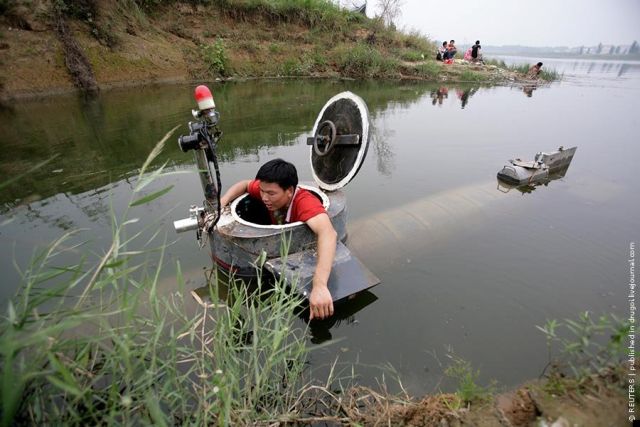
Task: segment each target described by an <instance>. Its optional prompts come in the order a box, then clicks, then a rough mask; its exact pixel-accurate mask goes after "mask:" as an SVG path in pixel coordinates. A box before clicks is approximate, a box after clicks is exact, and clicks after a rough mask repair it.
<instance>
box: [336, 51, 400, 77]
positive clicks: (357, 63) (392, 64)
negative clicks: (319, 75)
mask: <svg viewBox="0 0 640 427" xmlns="http://www.w3.org/2000/svg"><path fill="white" fill-rule="evenodd" d="M336 56H337V57H336V63H337V65H338V69H339V71H340V72H341V73H342V74H344V75H346V76H349V77H358V78H374V77H393V76H395V75H397V74H398V73H399V63H398V61H397V60H395V59H394V58H390V57H388V56H385V55H383V54H382V53H381V52H380V51H378V50H377V49H375V48H373V47H371V46H368V45H366V44H363V43H361V44H358V45H356V46H355V47H344V48H342V49H338V50H337V52H336Z"/></svg>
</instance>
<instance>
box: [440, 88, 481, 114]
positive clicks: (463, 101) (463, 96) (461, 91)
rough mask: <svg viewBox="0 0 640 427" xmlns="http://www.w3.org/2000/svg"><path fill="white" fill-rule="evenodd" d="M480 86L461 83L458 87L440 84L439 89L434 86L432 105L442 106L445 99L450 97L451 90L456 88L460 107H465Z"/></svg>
mask: <svg viewBox="0 0 640 427" xmlns="http://www.w3.org/2000/svg"><path fill="white" fill-rule="evenodd" d="M480 87H481V86H466V85H459V86H456V87H447V86H440V87H438V88H437V89H435V88H434V89H432V90H431V93H430V96H431V105H437V106H438V107H442V105H443V102H444V100H445V99H448V98H449V91H450V90H454V91H455V93H456V98H457V99H458V100H459V101H460V108H462V109H464V108H465V107H466V106H467V104H468V103H469V98H471V97H472V96H473V95H475V94H476V92H478V90H479V89H480Z"/></svg>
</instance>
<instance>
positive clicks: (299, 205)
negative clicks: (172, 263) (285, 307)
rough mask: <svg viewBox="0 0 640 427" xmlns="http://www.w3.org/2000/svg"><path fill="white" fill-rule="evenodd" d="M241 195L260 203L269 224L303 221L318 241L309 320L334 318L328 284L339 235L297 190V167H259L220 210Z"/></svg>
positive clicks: (316, 203) (277, 163)
mask: <svg viewBox="0 0 640 427" xmlns="http://www.w3.org/2000/svg"><path fill="white" fill-rule="evenodd" d="M244 193H249V196H250V197H252V198H254V199H258V200H261V201H262V203H264V205H265V206H266V208H267V210H268V211H269V216H270V217H271V223H272V224H288V223H292V222H296V221H302V222H304V223H305V224H307V225H308V226H309V228H311V230H312V231H313V232H314V233H315V235H316V237H317V245H318V261H317V264H316V270H315V273H314V275H313V282H312V289H311V294H310V295H309V309H310V315H309V320H312V319H314V318H318V319H324V318H325V317H330V316H332V315H333V300H332V298H331V293H330V292H329V288H328V287H327V284H328V282H329V275H330V274H331V267H332V266H333V259H334V257H335V254H336V244H337V239H338V234H337V233H336V230H335V229H334V228H333V224H331V220H330V219H329V215H327V211H326V210H325V209H324V207H323V206H322V202H320V200H318V198H317V197H316V196H314V195H313V194H312V193H311V192H309V191H307V190H305V189H303V188H299V187H298V172H297V171H296V167H295V166H294V165H293V164H291V163H289V162H287V161H285V160H282V159H274V160H270V161H268V162H267V163H265V164H264V165H262V166H261V167H260V169H259V170H258V173H257V174H256V178H255V179H253V180H243V181H240V182H237V183H235V184H234V185H232V186H231V187H230V188H229V189H228V190H227V191H226V193H225V194H224V195H223V196H222V197H221V198H220V204H221V206H222V208H224V207H225V206H227V205H228V204H229V203H231V202H232V201H233V200H235V199H237V198H238V197H240V196H241V195H243V194H244Z"/></svg>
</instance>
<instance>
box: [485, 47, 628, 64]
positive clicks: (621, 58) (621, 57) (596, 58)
mask: <svg viewBox="0 0 640 427" xmlns="http://www.w3.org/2000/svg"><path fill="white" fill-rule="evenodd" d="M483 54H484V55H485V56H488V57H492V56H517V57H523V58H548V59H580V60H584V61H624V62H640V55H576V54H570V53H569V54H565V53H557V52H543V53H538V54H536V53H533V52H496V51H488V50H485V51H484V52H483Z"/></svg>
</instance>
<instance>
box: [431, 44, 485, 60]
mask: <svg viewBox="0 0 640 427" xmlns="http://www.w3.org/2000/svg"><path fill="white" fill-rule="evenodd" d="M481 49H482V46H480V40H476V43H475V44H474V45H473V46H471V47H470V48H469V49H467V51H466V52H465V54H464V59H465V61H469V62H480V63H482V53H481V52H480V50H481ZM456 53H458V48H457V47H456V41H455V40H450V41H449V42H448V43H447V42H446V41H444V42H442V46H440V47H439V48H438V52H437V53H436V59H437V60H438V61H443V62H444V63H445V64H451V63H453V57H454V56H456Z"/></svg>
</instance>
